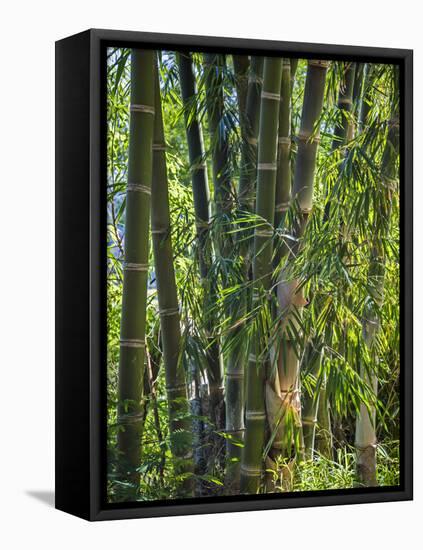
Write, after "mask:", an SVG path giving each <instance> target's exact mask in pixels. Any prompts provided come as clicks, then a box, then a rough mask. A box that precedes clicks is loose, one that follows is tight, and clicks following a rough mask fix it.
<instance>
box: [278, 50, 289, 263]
mask: <svg viewBox="0 0 423 550" xmlns="http://www.w3.org/2000/svg"><path fill="white" fill-rule="evenodd" d="M290 199H291V63H290V60H289V59H284V60H283V62H282V82H281V103H280V110H279V133H278V168H277V172H276V194H275V227H279V226H280V225H281V224H283V223H284V221H285V216H286V212H287V211H288V208H289V203H290ZM280 252H281V254H279V255H278V257H279V258H280V257H281V255H282V251H280Z"/></svg>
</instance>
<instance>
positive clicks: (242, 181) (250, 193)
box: [238, 57, 263, 212]
mask: <svg viewBox="0 0 423 550" xmlns="http://www.w3.org/2000/svg"><path fill="white" fill-rule="evenodd" d="M262 72H263V58H262V57H252V58H251V66H250V74H249V77H248V89H247V100H246V112H245V139H243V142H242V150H241V173H240V178H239V186H238V197H239V203H240V207H241V209H242V210H246V211H249V212H253V210H254V200H255V183H256V175H257V135H258V129H259V119H260V94H261V86H262Z"/></svg>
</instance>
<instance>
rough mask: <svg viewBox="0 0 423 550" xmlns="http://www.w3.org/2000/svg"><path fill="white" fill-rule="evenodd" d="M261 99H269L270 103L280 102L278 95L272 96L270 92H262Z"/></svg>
mask: <svg viewBox="0 0 423 550" xmlns="http://www.w3.org/2000/svg"><path fill="white" fill-rule="evenodd" d="M261 98H262V99H271V100H272V101H280V100H281V96H280V94H274V93H272V92H265V91H264V90H263V91H262V92H261Z"/></svg>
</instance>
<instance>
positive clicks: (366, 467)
mask: <svg viewBox="0 0 423 550" xmlns="http://www.w3.org/2000/svg"><path fill="white" fill-rule="evenodd" d="M398 86H399V74H398V68H397V67H395V73H394V89H393V97H392V100H391V118H390V120H389V127H388V134H387V138H386V144H385V148H384V151H383V156H382V161H381V187H380V192H381V193H385V197H384V198H385V200H384V202H383V204H382V207H381V209H380V210H379V211H378V212H375V224H376V225H378V226H379V227H380V228H382V236H381V237H380V236H378V235H377V233H375V239H374V244H373V247H372V251H371V258H370V266H369V272H368V281H369V287H370V288H371V292H370V294H371V296H370V297H371V299H372V302H371V303H369V305H368V306H367V308H366V311H365V312H364V319H363V322H362V326H363V339H364V341H365V343H366V346H367V347H368V348H369V350H370V351H372V349H373V346H374V344H375V342H376V338H377V335H378V333H379V331H380V328H381V320H380V314H379V311H380V308H381V307H382V305H383V299H384V296H383V295H384V280H385V261H386V260H385V254H384V248H383V242H382V241H383V235H384V234H385V233H387V231H388V228H389V220H390V217H391V205H392V192H393V189H394V187H395V184H396V180H397V177H398V170H397V158H398V154H399V141H400V133H399V102H398V95H397V94H398ZM377 371H378V369H377V358H376V357H375V365H374V370H373V371H370V372H369V370H368V369H367V368H366V367H365V366H364V365H361V369H360V374H361V377H362V379H363V380H364V381H365V382H366V383H367V384H368V386H369V387H370V388H371V390H372V392H373V394H374V396H375V397H377V391H378V377H377ZM355 446H356V450H357V475H358V478H359V480H360V481H361V483H362V484H364V485H366V486H369V487H372V486H375V485H377V477H376V473H377V472H376V450H377V437H376V409H375V406H374V405H371V406H370V410H369V409H368V408H367V407H366V406H365V405H364V403H362V404H361V405H360V412H359V414H358V415H357V419H356V432H355Z"/></svg>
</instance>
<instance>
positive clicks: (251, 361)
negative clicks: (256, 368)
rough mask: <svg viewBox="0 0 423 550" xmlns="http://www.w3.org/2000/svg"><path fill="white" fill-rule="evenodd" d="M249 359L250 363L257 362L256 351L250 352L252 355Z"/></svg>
mask: <svg viewBox="0 0 423 550" xmlns="http://www.w3.org/2000/svg"><path fill="white" fill-rule="evenodd" d="M248 361H249V362H250V363H257V357H256V356H255V355H254V353H250V355H249V356H248Z"/></svg>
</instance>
